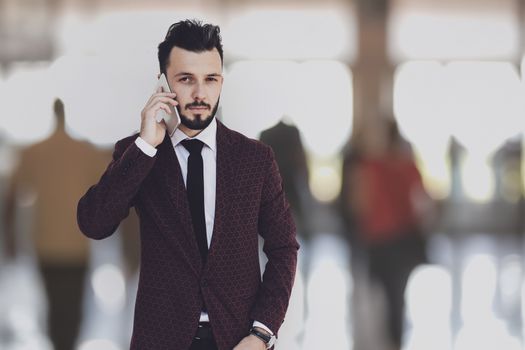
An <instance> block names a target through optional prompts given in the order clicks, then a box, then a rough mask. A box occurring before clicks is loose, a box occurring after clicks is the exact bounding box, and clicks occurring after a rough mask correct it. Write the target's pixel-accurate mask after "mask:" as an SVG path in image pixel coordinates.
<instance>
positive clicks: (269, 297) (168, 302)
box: [77, 20, 299, 350]
mask: <svg viewBox="0 0 525 350" xmlns="http://www.w3.org/2000/svg"><path fill="white" fill-rule="evenodd" d="M158 58H159V66H160V72H161V73H164V74H165V75H166V77H167V80H168V83H169V86H170V87H171V90H172V91H173V93H169V92H163V91H162V89H158V90H157V91H156V92H155V93H154V94H153V95H152V96H151V98H150V99H149V101H148V102H147V103H146V106H145V107H144V109H143V110H142V113H141V129H140V133H138V134H135V135H133V136H130V137H127V138H125V139H122V140H120V141H118V142H117V143H116V145H115V151H114V154H113V161H112V162H111V163H110V164H109V166H108V168H107V169H106V171H105V172H104V174H103V175H102V177H101V178H100V181H99V182H98V184H96V185H94V186H92V187H91V188H89V190H88V191H87V193H86V194H85V195H84V196H83V197H82V198H81V199H80V201H79V203H78V209H77V216H78V224H79V227H80V229H81V230H82V232H83V233H84V234H85V235H86V236H88V237H91V238H94V239H103V238H106V237H108V236H110V235H112V234H113V233H114V231H115V229H116V228H117V226H118V225H119V223H120V222H121V220H122V219H124V218H125V217H127V216H128V213H129V209H130V208H131V207H134V208H135V211H136V212H137V214H138V217H139V220H140V236H141V261H140V277H139V286H138V294H137V299H136V308H135V316H134V325H133V335H132V339H131V349H159V350H160V349H191V350H196V349H221V350H226V349H228V350H230V349H232V348H233V349H235V350H249V349H253V350H256V349H265V348H267V347H271V345H272V343H273V342H274V340H275V336H276V335H277V332H278V330H279V328H280V326H281V324H282V322H283V319H284V316H285V313H286V310H287V307H288V303H289V298H290V293H291V289H292V285H293V280H294V276H295V269H296V261H297V249H298V248H299V245H298V243H297V241H296V238H295V224H294V222H293V219H292V214H291V211H290V207H289V204H288V203H287V201H286V199H285V195H284V191H283V187H282V183H281V178H280V175H279V172H278V168H277V164H276V162H275V160H274V156H273V152H272V151H271V148H270V147H268V146H266V145H263V144H262V143H260V142H258V141H255V140H250V139H248V138H246V137H245V136H243V135H241V134H239V133H237V132H235V131H232V130H230V129H228V128H227V127H226V126H225V125H224V124H222V123H221V122H219V121H218V120H216V118H215V113H216V111H217V108H218V104H219V98H220V93H221V89H222V84H223V75H222V67H223V51H222V43H221V37H220V29H219V27H217V26H214V25H211V24H202V23H201V22H199V21H196V20H185V21H180V22H177V23H175V24H173V25H172V26H171V27H170V28H169V30H168V33H167V35H166V37H165V40H164V41H163V42H162V43H160V44H159V47H158ZM159 77H160V74H159ZM175 97H176V99H175ZM171 108H177V110H178V112H179V114H180V117H181V121H182V123H181V124H180V125H179V126H178V128H176V129H175V130H173V132H167V125H166V124H165V123H164V121H161V122H160V123H158V122H157V121H156V114H157V112H158V111H160V110H164V111H166V112H167V113H170V109H171ZM259 235H260V236H262V237H263V238H264V240H265V242H264V248H263V250H264V252H265V253H266V255H267V257H268V262H267V264H266V267H265V271H264V274H263V276H262V280H261V274H260V267H259V256H258V236H259Z"/></svg>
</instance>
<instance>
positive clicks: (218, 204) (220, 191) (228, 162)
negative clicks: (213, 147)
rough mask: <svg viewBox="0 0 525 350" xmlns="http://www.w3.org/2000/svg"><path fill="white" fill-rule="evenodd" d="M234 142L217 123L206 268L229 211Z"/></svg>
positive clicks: (212, 258)
mask: <svg viewBox="0 0 525 350" xmlns="http://www.w3.org/2000/svg"><path fill="white" fill-rule="evenodd" d="M234 153H235V149H234V141H233V139H232V137H231V135H230V130H228V129H227V128H226V127H225V126H224V125H223V124H222V123H220V122H219V121H217V182H216V192H215V218H214V224H213V235H212V240H211V245H210V250H209V251H208V261H207V264H206V268H208V267H209V266H210V265H212V264H213V261H214V259H215V258H216V253H217V245H218V243H217V242H220V240H221V236H222V235H223V234H225V232H224V223H225V220H226V219H227V214H228V213H229V211H230V206H231V200H230V199H229V197H230V194H231V193H232V187H233V186H234V183H233V179H234V173H235V168H234V159H235V157H234Z"/></svg>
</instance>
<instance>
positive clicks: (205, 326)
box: [195, 322, 213, 339]
mask: <svg viewBox="0 0 525 350" xmlns="http://www.w3.org/2000/svg"><path fill="white" fill-rule="evenodd" d="M195 339H213V333H212V331H211V326H210V323H209V322H199V328H197V333H195Z"/></svg>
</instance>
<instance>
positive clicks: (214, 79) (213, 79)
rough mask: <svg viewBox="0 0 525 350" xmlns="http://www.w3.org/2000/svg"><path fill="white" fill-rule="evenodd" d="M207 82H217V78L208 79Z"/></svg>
mask: <svg viewBox="0 0 525 350" xmlns="http://www.w3.org/2000/svg"><path fill="white" fill-rule="evenodd" d="M207 80H208V81H217V78H212V77H209V78H208V79H207Z"/></svg>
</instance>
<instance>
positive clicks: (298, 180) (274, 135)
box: [259, 116, 311, 239]
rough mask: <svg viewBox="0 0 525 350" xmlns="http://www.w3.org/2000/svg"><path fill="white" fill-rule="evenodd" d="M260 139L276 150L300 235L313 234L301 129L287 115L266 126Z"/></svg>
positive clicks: (287, 196)
mask: <svg viewBox="0 0 525 350" xmlns="http://www.w3.org/2000/svg"><path fill="white" fill-rule="evenodd" d="M259 140H261V142H263V143H265V144H267V145H268V146H270V147H271V148H272V150H273V152H274V154H275V160H276V162H277V165H278V166H279V172H280V174H281V177H282V179H283V187H284V192H285V194H286V198H287V200H288V202H289V203H290V207H291V209H292V213H293V216H294V219H295V223H296V225H297V233H298V235H299V237H300V238H303V239H308V238H310V236H311V227H310V224H309V220H308V218H309V214H310V213H309V209H311V194H310V188H309V187H308V177H309V176H308V166H307V162H306V153H305V151H304V147H303V143H302V141H301V134H300V132H299V129H298V128H297V127H296V126H295V125H293V124H292V123H291V122H290V121H289V120H288V118H287V117H286V116H284V117H283V118H282V119H281V120H280V121H279V122H278V123H277V124H275V125H274V126H272V127H271V128H268V129H266V130H263V131H262V132H261V134H260V135H259Z"/></svg>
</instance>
